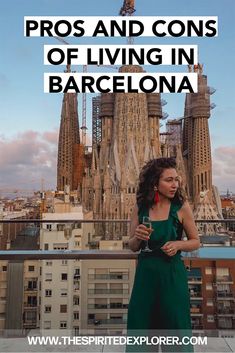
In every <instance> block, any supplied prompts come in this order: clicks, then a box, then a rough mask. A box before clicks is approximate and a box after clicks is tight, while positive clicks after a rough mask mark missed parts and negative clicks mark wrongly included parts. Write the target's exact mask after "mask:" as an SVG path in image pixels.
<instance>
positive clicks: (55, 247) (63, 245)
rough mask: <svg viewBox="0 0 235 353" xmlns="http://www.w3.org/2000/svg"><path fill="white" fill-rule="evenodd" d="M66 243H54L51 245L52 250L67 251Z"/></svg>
mask: <svg viewBox="0 0 235 353" xmlns="http://www.w3.org/2000/svg"><path fill="white" fill-rule="evenodd" d="M67 249H68V243H56V244H53V250H67Z"/></svg>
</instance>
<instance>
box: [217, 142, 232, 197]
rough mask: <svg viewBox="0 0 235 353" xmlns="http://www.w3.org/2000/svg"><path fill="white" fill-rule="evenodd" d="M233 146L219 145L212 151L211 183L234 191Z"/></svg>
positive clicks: (222, 189)
mask: <svg viewBox="0 0 235 353" xmlns="http://www.w3.org/2000/svg"><path fill="white" fill-rule="evenodd" d="M234 161H235V147H234V146H221V147H218V148H216V149H215V150H214V151H213V153H212V170H213V184H215V185H217V186H218V187H219V189H220V191H226V190H227V189H229V190H231V191H233V192H235V163H234Z"/></svg>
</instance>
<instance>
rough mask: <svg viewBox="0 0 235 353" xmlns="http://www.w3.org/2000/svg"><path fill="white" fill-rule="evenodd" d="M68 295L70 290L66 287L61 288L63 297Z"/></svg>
mask: <svg viewBox="0 0 235 353" xmlns="http://www.w3.org/2000/svg"><path fill="white" fill-rule="evenodd" d="M67 295H68V290H67V289H66V288H65V289H61V290H60V296H61V297H67Z"/></svg>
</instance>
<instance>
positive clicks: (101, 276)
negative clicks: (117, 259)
mask: <svg viewBox="0 0 235 353" xmlns="http://www.w3.org/2000/svg"><path fill="white" fill-rule="evenodd" d="M88 279H89V280H128V279H129V276H128V274H120V275H119V274H97V275H88Z"/></svg>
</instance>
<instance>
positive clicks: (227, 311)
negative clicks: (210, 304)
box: [217, 308, 235, 317]
mask: <svg viewBox="0 0 235 353" xmlns="http://www.w3.org/2000/svg"><path fill="white" fill-rule="evenodd" d="M217 313H218V315H220V316H226V315H228V316H234V317H235V311H234V309H232V308H222V309H218V310H217Z"/></svg>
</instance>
